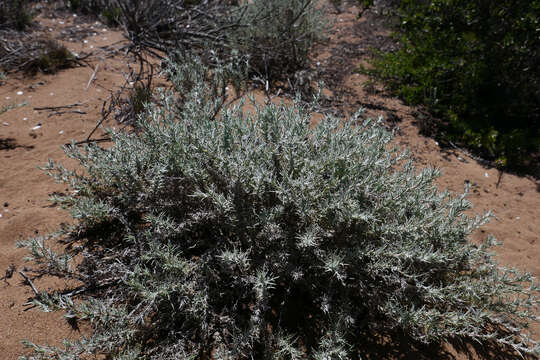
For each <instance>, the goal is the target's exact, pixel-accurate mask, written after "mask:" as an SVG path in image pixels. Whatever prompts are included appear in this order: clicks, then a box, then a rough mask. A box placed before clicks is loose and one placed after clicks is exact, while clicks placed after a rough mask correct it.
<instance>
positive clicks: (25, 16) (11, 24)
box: [0, 0, 32, 31]
mask: <svg viewBox="0 0 540 360" xmlns="http://www.w3.org/2000/svg"><path fill="white" fill-rule="evenodd" d="M31 21H32V14H31V12H30V8H29V6H28V3H27V1H26V0H7V1H2V2H1V3H0V30H2V29H11V30H19V31H22V30H24V29H26V27H27V26H28V25H30V23H31Z"/></svg>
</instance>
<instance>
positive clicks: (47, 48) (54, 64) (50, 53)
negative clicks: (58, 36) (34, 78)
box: [24, 40, 76, 75]
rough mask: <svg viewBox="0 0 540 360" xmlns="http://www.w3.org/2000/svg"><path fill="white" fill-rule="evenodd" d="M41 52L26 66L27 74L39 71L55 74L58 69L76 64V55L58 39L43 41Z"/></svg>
mask: <svg viewBox="0 0 540 360" xmlns="http://www.w3.org/2000/svg"><path fill="white" fill-rule="evenodd" d="M42 43H43V47H42V49H40V52H41V54H40V55H38V56H37V57H35V58H33V59H30V60H28V61H27V62H26V64H25V66H24V71H25V72H26V73H27V74H31V75H34V74H36V73H37V72H42V73H45V74H54V73H56V72H57V71H58V70H62V69H66V68H69V67H72V66H74V65H75V63H76V62H75V60H76V59H75V57H74V56H73V54H72V53H71V52H70V51H69V50H68V49H67V48H66V47H65V46H63V45H61V44H59V43H58V42H56V41H52V40H50V41H43V42H42Z"/></svg>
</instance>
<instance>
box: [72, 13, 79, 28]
mask: <svg viewBox="0 0 540 360" xmlns="http://www.w3.org/2000/svg"><path fill="white" fill-rule="evenodd" d="M73 17H77V14H73ZM78 26H79V25H77V27H78Z"/></svg>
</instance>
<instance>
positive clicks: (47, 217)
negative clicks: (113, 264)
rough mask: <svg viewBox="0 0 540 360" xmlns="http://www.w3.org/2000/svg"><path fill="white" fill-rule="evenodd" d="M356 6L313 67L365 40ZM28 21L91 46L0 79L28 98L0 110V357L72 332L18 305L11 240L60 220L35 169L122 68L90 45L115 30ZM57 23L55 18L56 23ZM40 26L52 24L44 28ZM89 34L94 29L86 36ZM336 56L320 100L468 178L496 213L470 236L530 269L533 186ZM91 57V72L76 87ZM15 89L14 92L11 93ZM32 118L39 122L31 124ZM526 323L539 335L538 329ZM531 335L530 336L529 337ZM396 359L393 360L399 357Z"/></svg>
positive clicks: (22, 290) (15, 98)
mask: <svg viewBox="0 0 540 360" xmlns="http://www.w3.org/2000/svg"><path fill="white" fill-rule="evenodd" d="M357 13H358V9H357V8H355V7H350V8H348V9H347V10H346V11H345V12H343V13H341V14H340V15H339V16H338V21H337V22H336V24H335V26H334V29H333V31H334V33H333V35H332V37H331V40H330V42H329V44H327V45H326V47H325V48H323V49H321V50H320V53H319V55H318V57H317V59H318V61H320V62H321V67H323V68H324V66H325V64H326V62H331V61H335V60H336V56H337V57H338V59H337V60H340V59H339V56H343V57H344V58H345V57H347V56H348V53H347V51H343V49H347V48H350V49H353V51H352V52H353V53H354V51H358V49H363V47H365V42H364V41H365V39H364V38H363V34H362V32H361V31H360V30H362V29H365V28H366V24H365V22H366V21H367V20H366V19H361V20H357V19H356V14H357ZM38 20H39V21H40V23H41V25H42V26H43V30H44V33H49V36H53V37H54V36H57V35H58V34H59V31H60V30H61V29H63V28H66V27H70V28H73V26H75V27H76V25H79V26H80V28H77V29H89V31H88V33H89V34H90V35H91V36H88V37H86V38H85V39H84V40H87V43H85V42H84V41H82V39H81V41H77V42H75V41H73V42H71V41H69V38H67V39H66V40H64V41H62V43H63V44H65V45H66V46H67V47H68V49H71V50H72V51H74V52H77V53H81V52H82V51H85V52H89V53H92V55H91V57H90V58H88V59H87V60H88V61H89V63H91V65H92V68H90V67H78V68H73V69H67V70H63V71H61V72H59V73H57V74H55V75H38V76H36V77H34V78H25V77H22V75H20V74H11V75H10V76H9V77H8V80H7V81H6V82H5V84H4V85H2V86H0V108H2V107H3V106H5V105H8V104H14V103H16V104H20V103H22V102H23V101H26V102H27V103H28V104H27V105H26V106H21V107H19V108H16V109H12V110H9V111H7V112H5V113H2V114H0V214H1V215H2V216H1V217H0V277H1V276H3V275H4V270H7V269H8V268H9V266H10V265H11V264H13V265H14V266H15V267H16V271H15V272H14V273H13V276H12V277H11V278H7V279H6V280H5V281H3V282H2V281H0V309H1V310H0V313H1V314H2V316H1V321H0V323H1V324H2V326H1V327H0V354H2V355H0V358H2V359H7V360H11V359H16V358H17V357H18V356H19V355H21V354H22V353H23V351H24V349H23V346H22V345H21V341H22V340H23V339H28V340H30V341H33V342H36V343H39V344H44V343H49V344H60V343H61V339H62V338H70V337H71V338H72V337H77V336H79V335H80V334H79V333H78V332H76V331H74V330H72V329H71V328H70V327H69V325H67V323H66V322H65V321H64V320H63V319H62V314H60V313H43V312H41V311H39V310H37V309H30V310H27V306H24V303H25V302H26V301H27V299H28V298H30V297H31V296H32V295H33V293H32V290H31V288H30V287H29V286H27V285H24V284H23V278H22V276H21V275H20V274H19V273H18V271H20V270H23V271H24V266H25V263H24V262H23V260H22V258H23V257H24V256H25V250H21V249H17V248H16V247H15V241H16V240H18V239H24V238H27V237H29V236H34V235H35V234H37V235H38V236H39V235H42V234H46V233H47V232H49V231H52V230H55V229H56V228H57V227H58V225H59V224H60V223H61V222H65V221H69V216H68V214H67V213H66V212H64V211H61V210H60V209H59V208H58V207H55V206H52V205H51V203H50V202H49V201H48V198H49V196H50V195H51V194H52V193H53V192H55V191H56V192H63V191H66V190H67V189H66V186H65V185H60V184H54V182H53V181H52V180H51V179H50V178H49V177H47V176H46V175H45V174H44V172H43V171H41V170H39V169H38V166H43V165H44V164H45V163H46V162H47V159H49V158H51V159H54V160H58V161H61V162H64V163H65V164H67V165H73V164H72V163H70V161H69V160H68V159H67V158H66V156H65V155H64V153H63V151H62V150H61V148H60V146H61V145H62V144H64V143H67V142H70V141H71V140H72V139H75V140H83V139H85V138H86V136H87V135H88V133H89V131H91V130H92V129H93V128H94V126H95V124H96V121H97V120H99V119H100V117H101V114H100V111H101V106H102V103H103V101H104V100H105V99H106V98H107V97H108V95H109V90H114V89H115V88H116V87H118V86H120V85H121V84H123V82H124V77H123V75H122V70H124V71H125V70H126V66H125V60H124V59H123V58H122V57H121V55H116V56H115V57H114V58H108V57H107V56H106V55H107V54H110V52H105V51H103V50H102V49H100V47H101V46H104V45H109V44H117V42H118V41H120V40H122V34H121V33H120V32H118V31H113V30H111V29H107V28H106V27H104V26H103V25H101V24H95V23H88V22H87V23H85V22H84V21H81V20H80V18H75V17H72V16H64V17H61V18H60V17H59V18H56V19H45V18H44V17H39V18H38ZM60 21H62V22H63V23H64V24H60ZM362 22H364V23H362ZM367 25H369V24H367ZM90 26H93V29H90ZM362 26H364V27H362ZM48 28H51V29H53V31H52V32H48V31H47V30H48ZM92 31H95V33H96V34H97V35H92ZM372 35H373V34H372ZM117 45H118V44H117ZM332 49H334V50H335V49H338V50H339V53H338V54H337V55H336V53H335V52H334V54H332ZM354 49H356V50H354ZM346 60H347V61H348V62H347V61H345V63H344V64H342V67H341V71H342V73H341V74H340V75H341V77H342V78H341V79H340V80H339V81H336V84H337V85H336V84H334V85H332V86H330V91H327V92H325V93H326V94H327V95H328V96H329V97H332V96H334V95H333V94H338V93H339V94H340V95H339V96H340V98H339V99H337V95H336V99H335V100H336V102H338V103H341V104H344V106H343V108H344V111H345V112H346V113H350V112H351V111H353V109H354V108H356V107H358V106H359V105H361V104H364V106H365V104H370V107H371V109H368V111H367V113H368V114H369V115H371V116H378V115H382V116H385V117H387V118H388V117H392V118H396V119H399V121H398V122H397V124H396V125H397V126H398V127H399V132H398V136H397V139H396V140H397V141H398V142H399V144H402V145H403V146H406V147H408V148H409V149H411V151H412V153H413V156H414V157H415V159H417V161H418V164H419V165H422V166H427V165H432V166H436V167H438V168H440V169H441V170H442V172H443V175H442V177H441V178H440V180H439V182H438V183H439V185H440V187H441V189H443V188H448V189H450V190H451V191H455V192H462V191H463V188H464V183H465V182H469V183H470V184H472V185H473V187H472V189H471V190H472V193H471V196H470V200H471V202H472V203H473V205H474V212H476V213H482V212H485V211H487V210H488V209H491V210H493V211H494V213H495V216H496V217H495V218H494V219H493V220H492V221H491V222H490V223H489V224H488V225H486V226H484V227H483V229H482V230H481V231H478V232H477V233H475V234H474V236H473V240H475V241H476V240H480V239H482V238H485V236H486V235H487V234H488V233H490V234H493V235H494V236H495V237H496V238H497V239H498V240H500V241H503V242H504V244H503V245H502V246H501V247H499V248H498V249H497V254H498V259H499V261H500V263H502V264H504V265H509V266H514V267H517V268H519V269H521V270H524V271H529V272H531V273H533V274H534V275H535V276H537V277H538V276H540V241H539V240H540V238H539V234H540V193H539V190H540V183H539V182H538V181H535V180H534V179H533V178H528V177H519V176H514V175H510V174H504V175H503V177H502V179H501V181H500V183H499V186H498V187H497V186H496V185H497V182H498V177H499V173H498V171H497V170H496V169H492V168H485V167H483V166H482V165H481V164H479V163H478V162H477V161H475V160H474V159H472V158H471V157H469V156H467V155H466V154H465V153H463V152H461V151H459V150H454V151H442V150H441V149H440V148H439V146H438V144H437V143H436V142H435V141H434V140H433V139H430V138H426V137H423V136H421V135H419V130H418V127H417V125H415V116H414V114H415V112H416V109H414V108H411V107H407V106H405V105H403V104H402V102H401V101H399V100H397V99H395V98H391V97H388V96H385V95H384V94H383V92H381V91H376V90H377V89H379V90H380V85H375V90H373V89H371V90H370V91H367V90H366V89H365V88H364V85H365V84H366V81H367V80H368V79H367V77H366V76H364V75H360V74H356V73H354V72H353V71H352V70H354V69H355V68H356V67H357V66H358V64H360V63H365V59H362V57H361V56H360V57H356V58H354V55H351V56H350V57H349V58H348V59H346ZM98 64H99V68H98V71H97V76H96V78H95V80H94V81H93V82H92V83H91V84H90V86H89V88H88V90H86V87H87V84H88V82H89V79H90V78H91V75H92V73H93V71H94V69H95V66H96V65H98ZM337 64H339V61H337ZM20 91H22V95H18V92H20ZM330 100H334V99H330ZM338 100H339V101H338ZM74 103H82V105H79V106H76V107H73V108H71V109H66V110H80V111H82V112H85V114H78V113H66V114H54V113H53V112H52V111H35V110H34V108H36V107H45V106H60V105H68V104H74ZM38 124H40V127H39V128H38V129H35V130H32V128H34V127H36V126H38ZM114 125H115V124H114V123H109V124H108V126H114ZM99 134H101V131H98V134H97V136H98V137H99ZM34 283H35V285H36V287H37V288H38V289H39V290H46V289H48V288H58V287H62V286H63V284H62V283H61V282H59V281H58V280H56V281H53V280H50V279H46V278H43V279H38V280H36V281H35V282H34ZM535 328H536V331H537V332H540V327H538V326H536V327H535ZM535 338H537V339H539V335H536V336H535ZM397 357H398V358H402V356H401V355H400V356H397ZM458 358H461V356H458Z"/></svg>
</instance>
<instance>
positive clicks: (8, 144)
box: [0, 138, 34, 151]
mask: <svg viewBox="0 0 540 360" xmlns="http://www.w3.org/2000/svg"><path fill="white" fill-rule="evenodd" d="M16 148H23V149H25V150H31V149H33V148H34V146H32V145H19V144H18V143H17V141H16V140H15V139H13V138H0V151H1V150H14V149H16Z"/></svg>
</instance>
